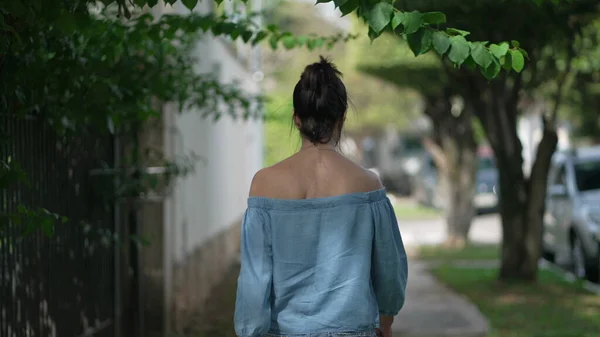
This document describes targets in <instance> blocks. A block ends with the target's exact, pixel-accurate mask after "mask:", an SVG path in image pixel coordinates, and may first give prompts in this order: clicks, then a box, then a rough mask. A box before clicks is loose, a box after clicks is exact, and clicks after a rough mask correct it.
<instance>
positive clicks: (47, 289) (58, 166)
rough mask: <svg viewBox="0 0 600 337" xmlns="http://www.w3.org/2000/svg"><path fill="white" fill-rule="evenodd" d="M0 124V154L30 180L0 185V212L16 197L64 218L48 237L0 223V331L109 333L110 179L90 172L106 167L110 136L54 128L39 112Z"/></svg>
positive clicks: (10, 336) (112, 311)
mask: <svg viewBox="0 0 600 337" xmlns="http://www.w3.org/2000/svg"><path fill="white" fill-rule="evenodd" d="M0 130H1V131H0V133H1V134H2V138H3V139H2V140H1V141H0V142H1V143H0V158H4V159H6V158H9V157H10V158H11V160H14V161H16V162H18V163H19V164H20V165H21V167H22V168H23V170H24V171H25V172H26V173H27V176H28V180H29V182H30V186H25V185H24V184H17V185H12V186H11V187H9V188H7V189H0V213H4V214H7V213H11V212H17V211H18V207H19V205H20V204H22V205H25V206H28V207H31V208H37V207H43V208H45V209H48V210H49V211H51V212H54V213H58V214H60V215H64V216H66V217H68V219H69V220H68V222H67V223H65V224H59V225H57V226H56V231H55V233H54V235H53V236H51V237H47V236H45V235H44V234H43V233H41V232H40V231H37V232H35V233H34V234H31V235H28V236H25V237H22V235H21V232H22V225H20V224H18V223H14V222H13V223H9V222H7V223H5V224H3V225H4V226H2V227H0V228H2V229H0V337H28V336H32V337H38V336H39V337H78V336H94V337H103V336H106V337H111V336H114V335H115V327H114V320H115V317H116V312H117V311H118V310H119V308H117V306H116V305H115V298H116V296H115V293H116V291H117V290H116V289H115V283H116V278H115V270H116V268H115V262H117V261H118V258H115V254H116V252H117V251H118V250H116V249H115V247H114V242H113V241H112V237H111V233H115V232H116V229H115V228H114V226H115V218H116V217H115V214H114V202H111V201H110V198H107V197H106V196H107V195H112V193H111V192H110V191H107V189H110V188H111V186H112V184H111V182H110V181H108V182H102V181H98V178H97V177H95V176H94V175H92V174H90V172H91V171H93V170H95V169H98V168H101V167H113V161H114V153H113V150H114V149H113V147H114V146H113V138H112V137H111V136H110V135H95V134H94V133H93V132H89V131H86V132H78V133H76V134H70V135H67V136H57V133H56V132H55V131H54V130H53V129H51V128H50V127H49V126H48V125H47V124H46V123H43V122H42V121H41V120H40V119H38V118H28V119H26V118H22V117H15V116H10V115H3V116H0ZM107 192H108V193H107ZM3 219H6V218H3ZM3 221H8V220H3ZM117 303H118V302H117Z"/></svg>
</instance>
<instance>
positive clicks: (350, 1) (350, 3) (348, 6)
mask: <svg viewBox="0 0 600 337" xmlns="http://www.w3.org/2000/svg"><path fill="white" fill-rule="evenodd" d="M341 2H343V3H341ZM341 2H340V3H341V4H339V5H338V7H339V8H340V11H341V12H342V17H344V16H346V15H348V14H350V13H352V12H354V10H356V9H357V8H358V5H359V0H347V1H343V0H342V1H341ZM336 4H337V1H336Z"/></svg>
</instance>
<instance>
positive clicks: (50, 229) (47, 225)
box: [41, 219, 54, 236]
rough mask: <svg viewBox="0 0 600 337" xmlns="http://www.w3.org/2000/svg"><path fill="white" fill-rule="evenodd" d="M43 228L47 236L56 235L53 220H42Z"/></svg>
mask: <svg viewBox="0 0 600 337" xmlns="http://www.w3.org/2000/svg"><path fill="white" fill-rule="evenodd" d="M41 227H42V231H43V232H44V234H45V235H46V236H52V235H54V221H52V219H44V220H42V223H41Z"/></svg>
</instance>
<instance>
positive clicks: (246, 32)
mask: <svg viewBox="0 0 600 337" xmlns="http://www.w3.org/2000/svg"><path fill="white" fill-rule="evenodd" d="M241 35H242V40H244V42H245V43H248V41H250V39H252V36H254V32H252V31H251V30H244V31H243V32H242V34H241Z"/></svg>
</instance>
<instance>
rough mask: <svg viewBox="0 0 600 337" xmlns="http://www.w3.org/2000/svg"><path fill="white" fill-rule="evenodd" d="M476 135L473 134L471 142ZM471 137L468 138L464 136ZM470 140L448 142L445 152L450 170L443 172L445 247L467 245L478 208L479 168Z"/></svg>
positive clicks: (454, 139)
mask: <svg viewBox="0 0 600 337" xmlns="http://www.w3.org/2000/svg"><path fill="white" fill-rule="evenodd" d="M472 136H473V134H472V133H471V134H470V138H471V139H472V138H473V137H472ZM462 137H469V135H462ZM471 139H461V138H459V139H456V138H448V139H446V142H445V146H444V149H445V150H446V154H447V156H446V157H447V158H448V161H447V162H448V164H449V165H448V167H447V169H446V170H445V172H444V173H443V175H444V176H445V180H446V181H447V184H446V187H447V195H446V198H447V199H446V200H447V203H446V210H445V213H446V223H447V225H448V233H447V235H448V236H447V240H446V245H447V246H449V247H453V248H462V247H464V246H465V244H466V243H467V239H468V234H469V230H470V228H471V223H472V221H473V217H474V216H475V207H474V205H473V198H474V196H475V178H476V167H477V156H476V147H475V146H474V144H475V142H474V140H473V141H471Z"/></svg>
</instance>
